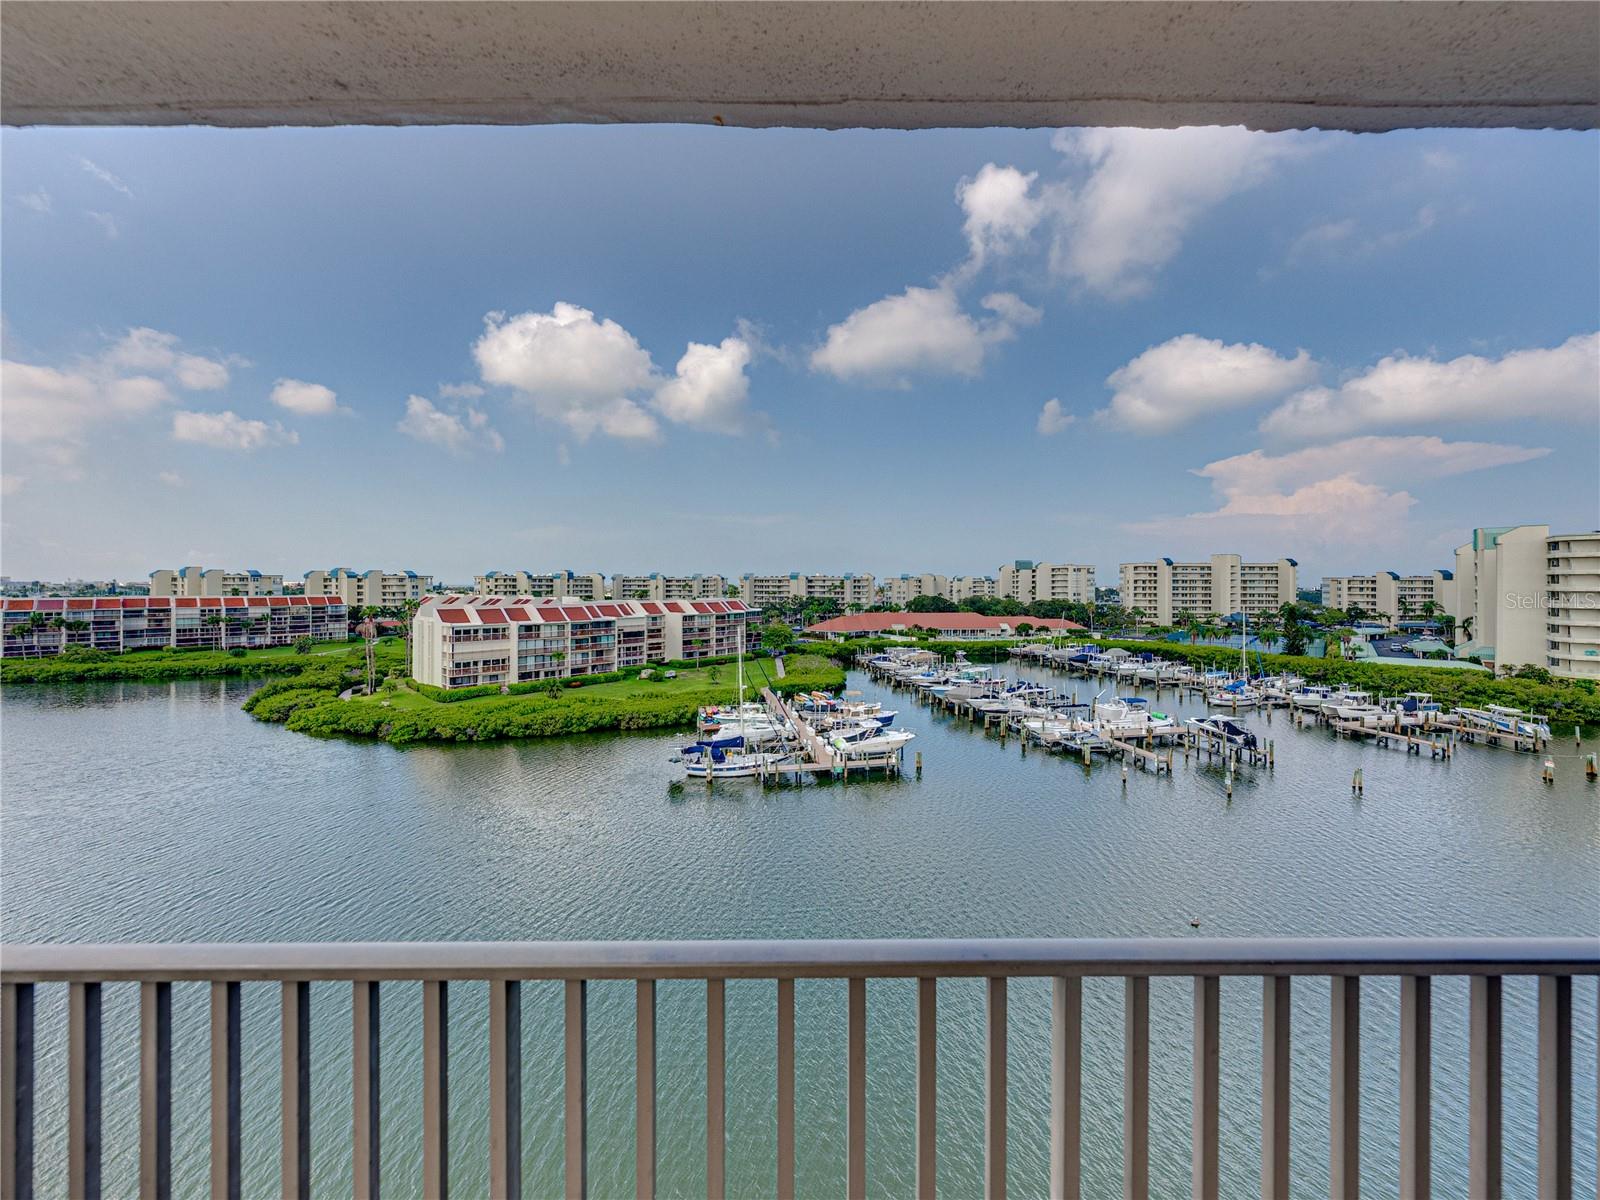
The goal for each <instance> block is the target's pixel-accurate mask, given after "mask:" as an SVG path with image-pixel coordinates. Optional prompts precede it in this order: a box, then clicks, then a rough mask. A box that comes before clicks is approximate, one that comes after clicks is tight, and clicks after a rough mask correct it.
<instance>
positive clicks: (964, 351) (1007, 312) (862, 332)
mask: <svg viewBox="0 0 1600 1200" xmlns="http://www.w3.org/2000/svg"><path fill="white" fill-rule="evenodd" d="M983 305H984V307H985V308H987V309H989V311H990V312H992V313H993V314H994V316H993V317H992V318H988V319H977V318H974V317H972V316H971V315H970V314H968V313H967V312H965V311H964V310H963V309H962V307H961V303H960V301H959V300H958V299H957V297H956V293H955V289H954V288H953V287H951V286H949V285H948V284H945V285H941V286H939V287H931V288H923V287H908V288H906V290H905V291H903V292H901V293H900V294H898V295H895V296H885V297H884V298H883V299H882V300H877V301H874V302H873V303H871V304H869V305H867V306H866V307H865V308H858V309H856V311H855V312H853V313H851V314H850V315H849V316H848V317H846V318H845V319H844V320H843V321H840V322H839V323H838V324H837V325H833V326H830V327H829V329H828V333H827V336H826V338H825V339H824V341H823V344H822V345H821V346H819V347H818V348H817V349H816V350H815V351H813V352H812V354H811V368H812V370H814V371H826V372H827V373H828V374H830V375H833V376H835V377H836V378H839V379H845V380H862V381H866V382H872V383H892V384H904V383H905V382H906V381H907V379H908V378H909V377H910V376H912V375H965V376H967V377H969V378H971V377H974V376H976V375H977V374H978V373H979V372H980V371H981V370H982V369H983V360H984V355H985V354H986V353H987V352H988V350H989V348H990V347H991V346H993V345H995V344H996V343H998V342H1003V341H1008V340H1009V339H1011V338H1013V337H1015V336H1016V328H1017V326H1018V325H1019V324H1033V323H1034V322H1036V321H1037V320H1038V319H1039V310H1038V309H1036V308H1033V307H1032V306H1031V305H1028V304H1026V303H1024V302H1023V301H1022V300H1021V299H1020V298H1019V297H1017V296H1015V295H1013V294H1012V293H1010V292H997V293H994V294H993V295H990V296H986V297H985V298H984V300H983Z"/></svg>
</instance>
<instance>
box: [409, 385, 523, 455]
mask: <svg viewBox="0 0 1600 1200" xmlns="http://www.w3.org/2000/svg"><path fill="white" fill-rule="evenodd" d="M395 428H396V429H398V430H399V431H400V432H401V433H403V434H405V435H406V436H407V437H408V438H414V439H415V440H417V441H419V442H425V443H427V444H428V445H432V446H438V447H440V448H441V449H444V450H448V451H449V452H450V453H452V454H462V455H464V454H468V453H471V452H472V451H474V450H487V451H489V452H491V453H494V454H498V453H500V451H502V450H504V449H505V445H506V444H505V439H503V438H502V437H501V436H500V434H499V433H497V432H496V431H495V430H494V429H493V428H492V427H491V426H490V424H489V417H488V414H486V413H484V412H483V411H481V410H480V409H476V408H471V407H468V408H466V409H464V410H463V411H461V412H459V413H455V412H448V411H446V410H445V409H442V408H440V407H438V406H437V405H436V404H434V403H433V402H432V401H431V400H429V399H427V398H426V397H424V396H408V397H406V413H405V416H403V417H401V418H400V423H399V424H398V425H396V426H395Z"/></svg>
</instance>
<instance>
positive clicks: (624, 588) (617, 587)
mask: <svg viewBox="0 0 1600 1200" xmlns="http://www.w3.org/2000/svg"><path fill="white" fill-rule="evenodd" d="M727 592H728V581H727V580H726V579H724V578H723V577H722V576H721V575H662V574H661V573H660V572H658V571H652V572H650V574H648V575H613V576H612V577H611V598H612V599H613V600H720V599H722V598H723V597H725V596H726V595H727Z"/></svg>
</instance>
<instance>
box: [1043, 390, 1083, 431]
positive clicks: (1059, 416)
mask: <svg viewBox="0 0 1600 1200" xmlns="http://www.w3.org/2000/svg"><path fill="white" fill-rule="evenodd" d="M1077 419H1078V418H1077V416H1076V415H1075V414H1073V413H1069V412H1066V411H1064V410H1063V409H1062V407H1061V401H1060V400H1057V399H1055V398H1054V397H1052V398H1051V399H1049V400H1046V401H1045V402H1044V407H1043V408H1041V409H1040V410H1039V420H1038V423H1037V424H1036V425H1035V426H1034V428H1035V429H1036V430H1038V432H1039V433H1040V434H1041V435H1042V436H1044V437H1051V436H1053V435H1055V434H1058V433H1060V432H1061V431H1062V430H1063V429H1065V428H1066V427H1067V426H1068V425H1071V424H1072V423H1073V422H1074V421H1076V420H1077Z"/></svg>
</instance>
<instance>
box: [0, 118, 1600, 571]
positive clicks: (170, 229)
mask: <svg viewBox="0 0 1600 1200" xmlns="http://www.w3.org/2000/svg"><path fill="white" fill-rule="evenodd" d="M0 149H3V152H4V153H3V171H0V214H3V224H4V229H5V235H6V236H5V241H4V247H3V257H0V285H3V292H4V313H3V317H4V324H3V341H4V359H5V364H4V376H3V384H0V386H3V391H0V480H3V495H0V506H3V509H0V514H3V515H0V521H3V524H0V571H3V573H4V574H7V575H10V576H12V577H15V578H50V579H64V578H67V577H80V578H109V577H112V576H117V577H121V578H142V577H144V576H145V575H146V574H147V573H148V572H149V571H151V570H154V569H157V568H161V567H175V566H180V565H184V564H188V563H201V564H204V565H207V566H221V567H228V568H243V567H255V568H258V569H261V570H265V571H272V572H282V573H283V574H285V575H286V576H289V577H298V576H299V575H300V574H301V573H302V572H304V571H306V570H310V569H313V568H316V567H328V566H334V565H344V566H350V567H354V568H357V569H368V568H373V567H382V568H385V569H390V570H394V569H399V568H411V569H415V570H418V571H422V572H428V573H432V574H434V575H435V576H436V577H438V578H440V579H443V580H448V581H451V582H461V581H464V580H468V579H470V578H471V577H472V576H473V575H475V574H478V573H481V572H483V571H487V570H492V569H500V570H508V569H518V568H526V569H530V570H549V569H553V568H554V569H560V568H567V569H571V570H574V571H585V572H587V571H598V572H601V573H603V574H605V575H607V576H610V575H612V574H616V573H619V572H621V573H634V572H643V573H648V572H650V571H662V572H669V573H675V574H690V573H695V572H705V573H709V572H718V573H723V574H732V575H737V574H739V573H742V572H744V571H754V572H758V573H779V572H788V571H790V570H796V569H798V570H804V571H811V572H856V573H863V572H870V573H872V574H874V575H878V576H885V575H897V574H899V573H901V572H903V571H905V572H916V571H933V572H938V573H941V574H946V575H965V574H992V573H993V572H994V571H995V569H996V568H997V567H998V566H999V565H1000V564H1001V563H1003V562H1009V561H1011V560H1013V559H1016V558H1030V559H1034V560H1039V561H1055V562H1061V561H1069V562H1088V563H1094V564H1095V565H1096V566H1097V567H1098V569H1099V573H1100V581H1101V584H1102V586H1106V585H1109V584H1113V583H1114V582H1115V579H1116V568H1117V564H1118V563H1119V562H1122V561H1133V560H1145V559H1151V558H1156V557H1160V556H1170V557H1175V558H1194V557H1201V556H1204V555H1208V554H1211V553H1216V552H1229V553H1240V554H1243V555H1245V556H1246V557H1247V558H1251V559H1273V558H1278V557H1282V556H1288V557H1293V558H1295V559H1297V560H1298V562H1299V564H1300V568H1301V583H1302V586H1314V585H1315V582H1316V581H1317V580H1319V579H1320V578H1321V576H1322V575H1324V574H1349V573H1369V572H1371V571H1374V570H1380V569H1394V570H1398V571H1401V572H1402V573H1408V572H1417V571H1425V570H1430V569H1433V568H1437V567H1449V566H1451V565H1452V560H1451V557H1450V554H1451V551H1452V550H1453V548H1454V547H1455V546H1456V545H1458V544H1460V543H1461V542H1463V541H1465V540H1466V538H1467V535H1468V533H1469V531H1470V530H1471V528H1473V527H1474V526H1478V525H1510V524H1523V523H1548V524H1550V525H1551V526H1552V528H1553V529H1557V530H1568V529H1572V530H1579V529H1593V528H1595V527H1596V526H1597V525H1600V134H1596V133H1594V132H1583V133H1557V132H1522V131H1510V130H1493V131H1468V130H1424V131H1413V132H1404V133H1391V134H1384V135H1363V136H1355V135H1348V134H1338V133H1298V134H1252V133H1247V132H1245V131H1243V130H1239V129H1191V130H1178V131H1136V130H1067V131H1055V132H1052V131H1048V130H1035V131H1016V130H950V131H934V132H918V133H899V132H888V131H852V132H822V131H808V130H767V131H754V130H742V129H715V128H699V127H693V128H691V127H677V126H662V127H644V126H625V127H545V128H527V129H516V128H507V129H501V128H480V127H462V128H442V129H441V128H428V129H423V128H416V129H366V128H344V129H332V130H289V129H276V130H248V131H242V130H215V129H139V130H117V129H6V130H4V132H3V133H0Z"/></svg>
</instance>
